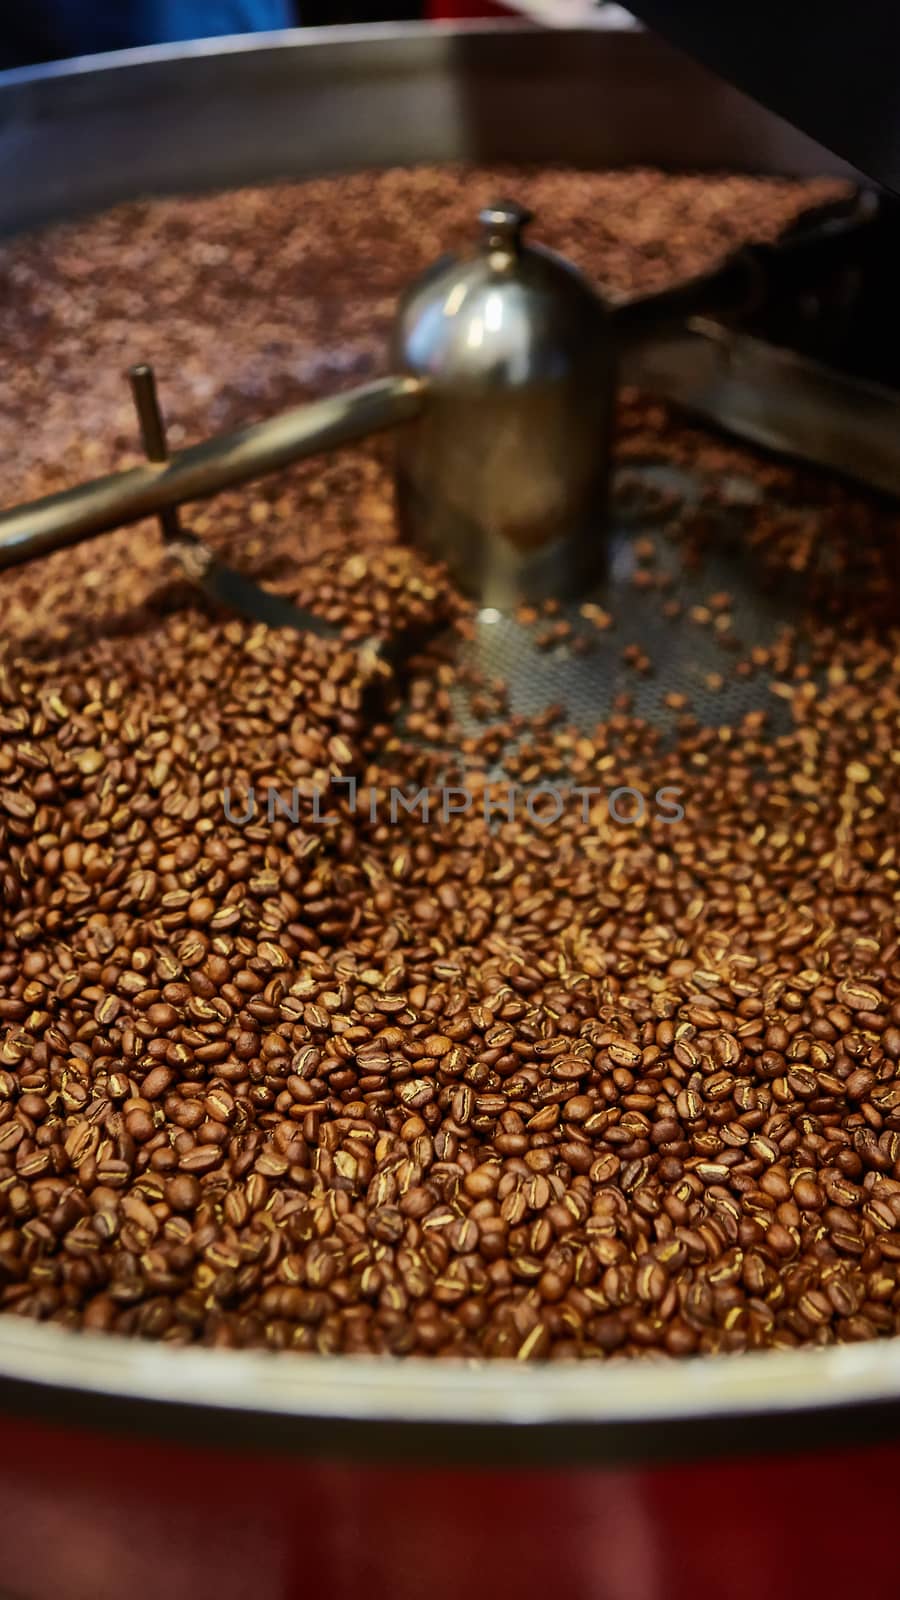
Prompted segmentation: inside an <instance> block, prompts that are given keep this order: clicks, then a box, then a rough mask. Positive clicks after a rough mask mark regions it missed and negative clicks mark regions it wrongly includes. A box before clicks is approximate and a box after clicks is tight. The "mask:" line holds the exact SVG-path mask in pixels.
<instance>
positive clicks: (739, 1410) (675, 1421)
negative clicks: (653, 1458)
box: [0, 25, 900, 1462]
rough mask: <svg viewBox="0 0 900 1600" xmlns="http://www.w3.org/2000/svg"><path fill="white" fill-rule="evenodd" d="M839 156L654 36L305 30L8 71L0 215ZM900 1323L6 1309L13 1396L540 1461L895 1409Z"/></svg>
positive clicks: (780, 1436) (226, 1430) (70, 1406)
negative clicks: (271, 1345) (448, 1354)
mask: <svg viewBox="0 0 900 1600" xmlns="http://www.w3.org/2000/svg"><path fill="white" fill-rule="evenodd" d="M468 157H471V158H477V159H483V160H496V159H500V158H509V159H513V160H519V161H529V160H534V161H541V162H546V161H569V162H583V163H585V164H596V165H603V164H614V165H615V164H623V165H627V164H633V163H640V162H652V163H657V164H662V165H671V166H674V167H678V166H681V167H685V166H686V167H699V168H719V169H721V168H728V167H731V168H733V169H747V168H751V169H755V170H769V171H778V172H792V173H800V174H812V173H819V172H823V171H835V170H838V171H840V170H846V169H843V168H842V167H841V166H840V164H839V163H836V162H834V161H833V160H831V159H830V158H828V157H827V156H826V155H825V154H824V153H823V152H822V151H821V150H819V149H818V148H817V147H816V146H815V145H813V144H812V143H811V142H810V141H809V140H806V139H804V138H802V137H801V136H799V135H797V134H795V133H794V132H793V131H792V130H790V129H789V128H788V127H787V126H786V124H784V123H783V122H780V121H779V120H778V119H776V118H773V117H771V116H769V115H767V114H766V113H764V112H762V111H760V110H759V109H758V108H757V107H755V106H753V105H752V104H751V103H750V102H749V101H747V100H746V99H744V98H743V97H742V96H740V95H738V94H736V93H735V92H734V91H732V90H730V89H728V88H726V87H725V86H723V85H722V84H720V83H717V82H716V81H715V80H714V79H712V78H711V77H709V76H708V75H707V74H705V73H703V72H702V71H700V69H698V68H696V67H694V66H692V65H691V64H690V63H689V62H687V61H686V60H685V59H684V58H682V57H680V56H678V55H677V54H675V53H674V52H672V51H670V50H668V49H666V48H664V47H663V46H662V45H661V44H659V43H658V41H656V40H654V39H653V38H652V37H650V36H649V35H646V34H644V33H640V32H628V33H627V34H618V33H615V32H611V33H605V32H603V31H602V30H597V31H592V32H590V33H587V34H573V35H568V34H552V35H546V34H543V33H540V32H535V31H532V30H528V29H519V28H518V27H517V26H516V25H512V26H511V27H510V28H509V29H505V28H496V29H494V28H481V27H473V28H471V29H468V28H467V29H462V30H453V29H427V28H416V27H403V28H396V29H395V28H384V29H377V30H372V31H371V33H366V32H364V31H362V30H354V31H352V32H350V33H349V34H346V35H344V34H338V33H337V32H334V33H329V32H327V31H326V32H324V33H321V34H318V35H317V34H315V33H311V34H309V35H307V34H298V35H295V36H285V37H284V38H283V39H279V40H267V41H264V42H262V43H259V42H258V41H251V42H240V43H235V42H233V41H229V42H227V43H225V44H221V43H209V44H204V45H202V46H189V47H178V48H176V49H171V50H170V49H163V50H157V51H147V52H137V53H132V54H130V55H129V56H127V57H126V58H122V59H118V60H117V59H115V58H112V59H107V60H104V61H103V62H102V63H99V62H95V63H87V64H77V63H76V64H74V65H63V66H56V67H51V68H47V69H41V70H39V71H37V72H26V73H16V74H7V75H6V76H5V77H2V76H0V228H5V229H6V230H10V229H16V228H21V227H25V226H28V225H30V224H32V223H35V222H38V221H44V220H47V219H50V218H56V217H60V216H63V215H71V214H75V213H78V212H83V211H85V210H90V209H92V208H98V207H101V206H105V205H109V204H111V203H113V202H115V201H117V200H120V199H125V198H132V197H134V196H135V195H136V194H141V193H145V192H162V191H181V192H183V191H185V190H196V189H201V188H210V187H227V186H229V185H236V184H240V183H248V182H256V181H259V180H261V179H265V178H274V177H277V176H282V175H302V174H305V173H316V172H322V171H328V170H336V169H338V168H342V167H343V168H346V167H360V166H364V165H372V166H378V165H384V164H387V163H390V162H395V161H396V162H401V163H402V162H411V161H416V160H444V159H455V158H468ZM898 1408H900V1343H898V1342H897V1341H893V1340H892V1341H887V1342H884V1343H874V1344H867V1345H855V1346H847V1347H843V1348H833V1349H827V1350H817V1351H798V1352H785V1353H781V1352H772V1353H768V1354H765V1355H752V1356H743V1357H740V1358H738V1359H735V1358H733V1357H722V1358H701V1359H698V1360H696V1361H692V1362H690V1363H686V1364H683V1363H677V1364H676V1363H673V1364H668V1363H665V1364H661V1365H657V1364H655V1363H654V1364H645V1363H641V1364H640V1365H639V1366H634V1367H628V1366H626V1365H622V1364H620V1363H616V1364H608V1363H587V1364H584V1365H579V1366H577V1367H571V1368H567V1367H565V1366H561V1365H550V1366H547V1367H542V1368H536V1369H526V1368H525V1367H523V1365H522V1364H520V1363H504V1362H499V1363H492V1364H491V1365H490V1366H489V1367H486V1368H483V1369H477V1368H472V1367H467V1366H462V1365H460V1366H456V1365H451V1364H449V1363H440V1364H439V1366H435V1365H434V1364H432V1363H428V1362H424V1361H419V1360H407V1361H403V1362H397V1363H394V1362H382V1361H378V1360H369V1359H354V1360H352V1361H346V1362H345V1361H341V1360H333V1359H330V1358H325V1357H323V1358H316V1359H310V1360H307V1359H304V1358H297V1359H294V1358H292V1357H290V1356H286V1357H282V1356H274V1355H266V1354H257V1353H249V1352H237V1351H235V1352H216V1351H206V1350H204V1351H192V1350H171V1349H167V1348H164V1347H161V1346H153V1345H148V1344H141V1343H137V1342H132V1341H127V1340H124V1339H120V1338H115V1337H113V1336H108V1337H107V1336H104V1337H98V1336H92V1335H78V1336H76V1335H72V1334H69V1333H66V1332H63V1331H61V1330H59V1329H57V1328H53V1327H50V1326H41V1325H37V1324H34V1323H32V1322H30V1321H29V1322H27V1323H26V1322H25V1321H23V1320H21V1319H19V1318H16V1317H13V1316H4V1317H0V1411H2V1410H19V1411H22V1412H24V1413H26V1414H27V1415H29V1416H37V1415H39V1414H43V1415H44V1416H45V1417H47V1418H49V1419H54V1420H56V1421H57V1422H59V1421H69V1420H73V1419H76V1418H77V1419H79V1420H81V1421H82V1422H87V1423H90V1422H92V1421H93V1422H95V1423H97V1425H102V1426H104V1427H105V1426H110V1425H118V1426H134V1427H137V1428H140V1429H142V1430H145V1431H146V1432H153V1433H165V1432H173V1431H174V1432H178V1433H180V1434H181V1436H183V1437H185V1438H188V1439H193V1440H194V1441H196V1440H197V1438H198V1437H200V1434H199V1432H198V1429H200V1428H202V1430H203V1437H206V1438H209V1437H210V1435H211V1434H213V1433H215V1431H216V1430H217V1429H218V1431H219V1435H220V1437H221V1436H224V1437H226V1438H228V1439H230V1440H231V1441H232V1442H233V1443H237V1442H238V1441H239V1440H242V1439H246V1438H248V1437H251V1436H252V1437H254V1438H256V1439H258V1440H260V1441H267V1442H269V1441H275V1440H278V1441H279V1442H281V1443H283V1444H284V1446H285V1447H286V1448H292V1449H298V1450H300V1449H307V1448H312V1447H317V1448H321V1449H326V1450H327V1449H330V1448H337V1447H338V1445H340V1444H343V1443H352V1445H353V1447H354V1448H356V1449H359V1450H360V1451H361V1452H364V1451H367V1452H369V1453H372V1452H374V1451H377V1450H378V1449H379V1448H385V1449H390V1448H392V1449H394V1450H395V1451H397V1452H400V1451H408V1450H412V1449H414V1448H419V1445H418V1444H417V1443H416V1441H419V1440H421V1439H423V1438H424V1439H425V1440H426V1442H427V1443H428V1444H429V1445H430V1447H431V1449H432V1451H434V1452H437V1451H439V1452H440V1454H441V1455H442V1456H443V1458H445V1459H446V1458H447V1457H448V1456H449V1455H450V1453H451V1451H452V1449H453V1441H454V1438H455V1437H457V1436H458V1435H462V1436H463V1442H462V1444H461V1445H460V1446H459V1448H460V1450H462V1449H463V1448H465V1450H466V1452H467V1454H468V1455H469V1457H470V1458H471V1459H474V1460H482V1459H484V1457H485V1455H486V1453H487V1452H488V1450H490V1452H491V1453H492V1454H494V1455H495V1456H496V1455H503V1456H505V1457H506V1459H508V1460H510V1461H511V1462H519V1461H521V1460H523V1459H524V1458H525V1456H526V1454H528V1453H529V1452H530V1454H531V1458H532V1459H535V1457H538V1458H540V1459H542V1460H547V1459H551V1458H555V1459H567V1460H575V1459H585V1458H595V1459H605V1460H607V1461H610V1462H614V1461H617V1460H619V1459H621V1457H622V1455H623V1454H626V1453H641V1454H643V1455H645V1456H646V1455H649V1454H653V1453H654V1452H657V1451H666V1452H669V1453H677V1452H679V1451H681V1450H683V1449H684V1448H685V1447H686V1443H687V1441H690V1440H694V1439H695V1438H697V1439H699V1440H701V1441H705V1440H707V1439H708V1438H709V1437H710V1436H711V1434H712V1432H714V1431H715V1430H718V1431H719V1433H720V1434H721V1433H722V1432H723V1430H727V1438H728V1442H729V1444H730V1446H731V1447H732V1448H735V1447H737V1446H738V1445H739V1444H743V1443H745V1442H751V1443H758V1444H760V1445H763V1446H766V1445H767V1446H769V1447H770V1448H772V1447H779V1446H784V1447H789V1446H791V1445H792V1444H796V1443H798V1442H802V1443H803V1444H804V1445H808V1444H809V1443H810V1441H811V1440H813V1439H815V1440H820V1439H821V1438H822V1437H823V1433H826V1432H827V1433H829V1434H830V1435H831V1436H833V1437H835V1438H838V1437H842V1438H846V1437H849V1436H852V1435H857V1436H858V1435H859V1434H860V1432H862V1433H863V1435H864V1436H868V1437H871V1435H872V1433H873V1432H874V1431H875V1430H876V1429H877V1428H879V1427H881V1428H884V1427H890V1428H891V1429H895V1428H896V1417H897V1411H898Z"/></svg>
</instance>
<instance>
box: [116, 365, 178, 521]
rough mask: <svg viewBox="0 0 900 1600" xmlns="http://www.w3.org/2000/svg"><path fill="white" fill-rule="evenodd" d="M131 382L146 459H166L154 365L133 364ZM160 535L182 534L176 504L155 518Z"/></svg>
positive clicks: (164, 430)
mask: <svg viewBox="0 0 900 1600" xmlns="http://www.w3.org/2000/svg"><path fill="white" fill-rule="evenodd" d="M128 381H129V383H130V384H131V393H132V396H133V398H134V405H135V410H136V411H137V414H138V422H139V423H140V426H141V438H142V440H143V444H144V450H145V451H146V454H147V460H148V461H168V459H169V446H168V444H167V442H166V425H165V423H164V422H163V418H162V412H161V411H160V408H159V395H158V393H157V390H156V376H155V374H154V371H153V368H152V367H151V366H148V365H147V363H146V362H142V363H141V365H140V366H138V367H132V368H131V370H130V372H129V374H128ZM157 520H158V522H159V526H160V530H161V532H162V536H163V538H164V539H165V540H166V541H167V542H168V543H170V544H171V543H172V542H173V541H174V540H176V539H180V537H181V518H180V517H179V515H178V507H177V506H167V507H166V509H165V510H164V511H161V512H160V514H159V517H158V519H157Z"/></svg>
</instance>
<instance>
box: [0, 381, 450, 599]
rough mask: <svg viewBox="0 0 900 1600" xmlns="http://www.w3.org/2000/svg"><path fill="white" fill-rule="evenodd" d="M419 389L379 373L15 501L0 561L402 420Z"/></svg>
mask: <svg viewBox="0 0 900 1600" xmlns="http://www.w3.org/2000/svg"><path fill="white" fill-rule="evenodd" d="M426 393H427V385H426V384H425V383H424V382H422V381H421V380H420V379H417V378H408V377H392V378H381V379H378V380H377V381H376V382H374V383H368V384H363V385H362V386H361V387H360V388H358V389H351V390H350V391H349V392H348V393H347V394H342V395H335V396H333V397H332V398H330V399H327V400H316V401H314V402H313V403H312V404H310V405H306V406H298V407H296V408H295V409H294V410H292V411H286V412H284V413H283V415H282V416H280V417H272V418H271V419H270V420H269V421H268V422H258V423H255V424H254V425H253V426H251V427H249V428H241V429H239V430H238V431H237V432H236V433H229V434H222V435H221V436H220V437H218V438H215V439H208V440H206V441H205V442H204V443H203V444H196V445H192V446H191V447H190V448H189V449H187V450H181V451H179V452H178V453H177V454H176V455H174V456H172V457H171V459H170V460H169V461H163V462H158V463H157V462H148V463H147V465H146V466H141V467H133V468H132V469H131V471H129V472H118V473H114V474H113V475H112V476H110V477H107V478H97V479H96V480H95V481H94V482H93V483H86V484H82V485H81V486H80V487H78V488H76V489H68V490H64V491H63V492H62V493H61V494H54V495H50V496H48V497H47V498H46V499H44V500H36V501H34V502H33V503H32V504H30V505H24V506H17V507H16V508H15V509H14V510H12V511H6V512H4V513H3V514H2V515H0V569H3V568H4V567H12V566H17V565H18V564H19V563H20V562H22V561H30V560H32V559H33V558H34V557H35V556H42V555H47V554H49V552H50V551H52V550H59V549H63V548H65V547H66V546H69V545H74V544H79V543H80V542H81V540H83V539H90V538H92V537H93V535H94V534H97V533H108V532H109V531H110V529H112V528H120V527H122V526H123V525H124V524H126V523H130V522H140V521H141V519H142V518H143V517H149V516H158V515H159V514H160V512H162V511H164V510H166V509H168V508H169V507H171V506H177V505H181V504H183V503H184V502H186V501H191V500H207V499H209V498H210V497H211V496H213V495H216V494H219V493H220V492H221V491H222V490H223V489H230V488H234V487H235V486H236V485H238V484H242V483H249V482H251V481H252V480H253V479H254V478H261V477H264V476H265V475H266V474H267V473H270V472H277V471H279V470H280V469H281V468H282V467H287V466H290V465H291V463H292V462H295V461H302V460H303V459H304V458H305V457H307V456H312V455H317V454H319V453H320V452H321V451H324V450H333V449H337V448H338V447H340V446H341V445H345V444H352V443H353V442H354V441H355V440H357V439H362V438H365V437H366V435H368V434H371V433H377V432H381V431H383V430H384V429H386V428H392V427H395V426H396V425H397V424H398V423H401V422H410V421H412V420H413V418H414V417H416V416H418V414H419V412H420V411H421V409H422V406H423V403H424V401H425V396H426Z"/></svg>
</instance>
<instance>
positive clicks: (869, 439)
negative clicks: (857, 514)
mask: <svg viewBox="0 0 900 1600" xmlns="http://www.w3.org/2000/svg"><path fill="white" fill-rule="evenodd" d="M622 375H623V377H624V379H625V381H626V382H628V383H632V384H635V385H637V386H638V387H640V388H645V389H649V390H651V391H652V392H653V393H654V394H659V395H661V396H663V397H664V398H666V399H667V400H670V401H672V402H674V403H676V404H677V405H679V406H683V407H684V408H685V409H686V410H687V411H690V412H692V413H693V414H694V415H696V416H699V417H702V418H704V419H705V420H707V421H709V422H712V423H714V424H715V425H716V426H718V427H721V428H725V429H727V430H728V431H729V432H731V433H735V434H737V435H739V436H740V437H741V438H743V439H746V440H748V441H749V442H750V443H751V444H759V445H763V446H765V448H766V449H769V450H774V451H776V452H778V453H779V454H782V455H787V456H792V457H795V458H797V459H798V460H801V461H807V462H809V463H811V464H812V465H813V466H818V467H822V468H823V469H825V470H826V471H831V472H838V473H840V474H841V475H842V476H844V477H847V478H850V479H853V480H855V481H856V482H858V483H860V484H862V485H864V486H865V487H867V488H874V489H878V490H880V491H882V492H883V493H885V494H889V495H893V496H896V497H898V498H900V400H898V396H897V394H896V393H895V392H894V391H893V390H890V389H884V388H881V387H880V386H879V385H878V384H874V383H864V382H862V381H861V380H859V379H855V378H848V377H845V376H843V374H841V373H839V372H835V371H833V370H832V369H831V368H829V367H825V366H822V365H820V364H819V363H817V362H814V361H810V360H808V359H806V358H804V357H802V356H799V355H796V354H795V353H794V352H793V351H792V350H786V349H779V348H777V347H776V346H774V345H770V344H764V343H762V342H761V341H760V340H758V339H751V338H749V337H748V336H747V335H745V334H740V333H735V332H733V331H730V330H727V329H725V328H723V327H721V326H720V325H718V324H716V323H711V322H707V321H706V320H704V319H700V318H697V319H694V320H693V321H692V322H690V323H689V324H687V325H686V326H684V327H683V328H680V329H675V330H671V331H670V332H669V333H668V334H667V335H665V336H660V337H658V338H656V339H654V340H652V341H647V342H646V343H644V344H640V345H635V346H632V347H631V348H629V349H628V351H627V352H626V353H625V355H624V357H623V362H622Z"/></svg>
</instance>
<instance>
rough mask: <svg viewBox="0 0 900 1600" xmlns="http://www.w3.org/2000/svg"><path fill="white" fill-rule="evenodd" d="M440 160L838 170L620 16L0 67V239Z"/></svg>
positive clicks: (391, 29) (292, 39)
mask: <svg viewBox="0 0 900 1600" xmlns="http://www.w3.org/2000/svg"><path fill="white" fill-rule="evenodd" d="M453 160H480V161H492V162H493V161H498V160H510V161H525V162H528V161H536V162H573V163H575V164H579V163H581V164H585V165H593V166H630V165H640V164H641V163H647V162H649V163H657V164H660V163H661V164H663V165H666V166H672V167H682V168H685V167H690V168H697V169H699V170H702V169H718V170H722V169H726V168H731V169H733V170H735V171H738V170H741V171H747V170H752V171H760V172H763V171H768V172H784V173H795V174H798V175H813V174H821V173H822V172H847V171H849V170H850V169H849V168H847V167H846V166H845V165H844V164H843V163H841V162H839V161H837V160H836V159H835V158H834V157H832V156H829V155H828V154H827V153H826V152H825V151H824V150H822V149H821V148H820V147H819V146H817V145H816V144H814V143H813V142H812V141H811V140H810V139H807V138H805V137H804V136H803V135H801V134H798V133H797V132H796V131H795V130H794V129H792V128H790V127H789V126H788V124H787V123H785V122H783V121H781V119H780V118H778V117H775V116H772V115H771V114H770V113H768V112H765V111H762V110H761V109H760V108H759V107H758V106H756V105H754V103H753V102H752V101H751V100H749V99H747V98H746V97H745V96H743V95H740V94H738V93H737V92H736V91H735V90H733V89H731V88H729V87H728V86H727V85H725V84H723V83H722V82H721V81H720V80H717V79H716V78H714V77H713V76H712V75H711V74H709V73H707V72H704V71H703V70H702V69H701V68H699V67H697V66H695V65H694V64H693V63H692V62H690V61H689V60H688V59H687V58H686V57H684V56H682V55H680V54H679V53H678V52H676V51H673V50H671V49H670V48H669V47H667V46H665V45H663V44H662V43H661V42H660V41H659V40H658V39H657V38H655V37H654V36H653V35H651V34H648V33H644V32H642V31H638V30H631V29H628V30H625V31H621V30H619V29H616V28H614V27H612V28H602V27H600V28H594V29H590V30H586V31H575V32H572V33H563V32H551V33H547V32H544V31H542V30H540V29H535V28H533V27H531V26H529V25H528V24H525V23H522V24H520V23H517V22H511V23H510V24H509V25H504V24H502V23H501V24H487V25H484V24H478V23H475V24H471V25H464V26H461V27H459V28H446V27H442V28H436V27H433V26H429V25H427V24H415V23H410V24H403V25H385V26H379V27H372V28H350V29H337V28H335V29H328V28H325V29H310V30H306V31H302V32H301V31H298V32H295V33H286V34H283V35H277V36H268V37H266V38H263V39H262V40H260V39H253V38H250V39H246V38H245V39H229V40H206V41H201V42H199V43H196V44H189V45H178V46H174V47H173V46H161V47H157V48H153V49H148V50H135V51H125V52H122V53H120V54H118V55H113V56H104V57H96V58H94V59H93V60H90V59H89V60H86V61H83V62H65V63H57V64H53V65H50V66H48V67H43V68H39V69H36V70H26V71H18V72H9V73H3V74H0V232H4V231H6V232H8V231H10V230H18V229H21V228H25V227H29V226H32V225H34V224H37V223H40V222H45V221H48V220H51V219H56V218H59V217H61V216H72V215H77V214H78V213H79V212H85V211H91V210H97V209H100V208H101V207H104V206H109V205H112V204H114V203H115V202H116V201H118V200H125V199H132V198H133V197H134V196H135V195H140V194H148V193H156V194H158V193H184V192H189V191H196V190H201V189H212V188H229V187H234V186H236V185H238V184H242V183H256V182H259V181H263V180H268V179H276V178H280V177H291V176H295V177H302V176H305V175H310V174H316V173H322V172H334V171H339V170H341V169H347V168H350V167H355V168H360V167H367V166H369V167H381V166H390V165H392V164H395V163H396V164H399V165H409V164H411V163H413V162H417V161H453Z"/></svg>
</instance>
